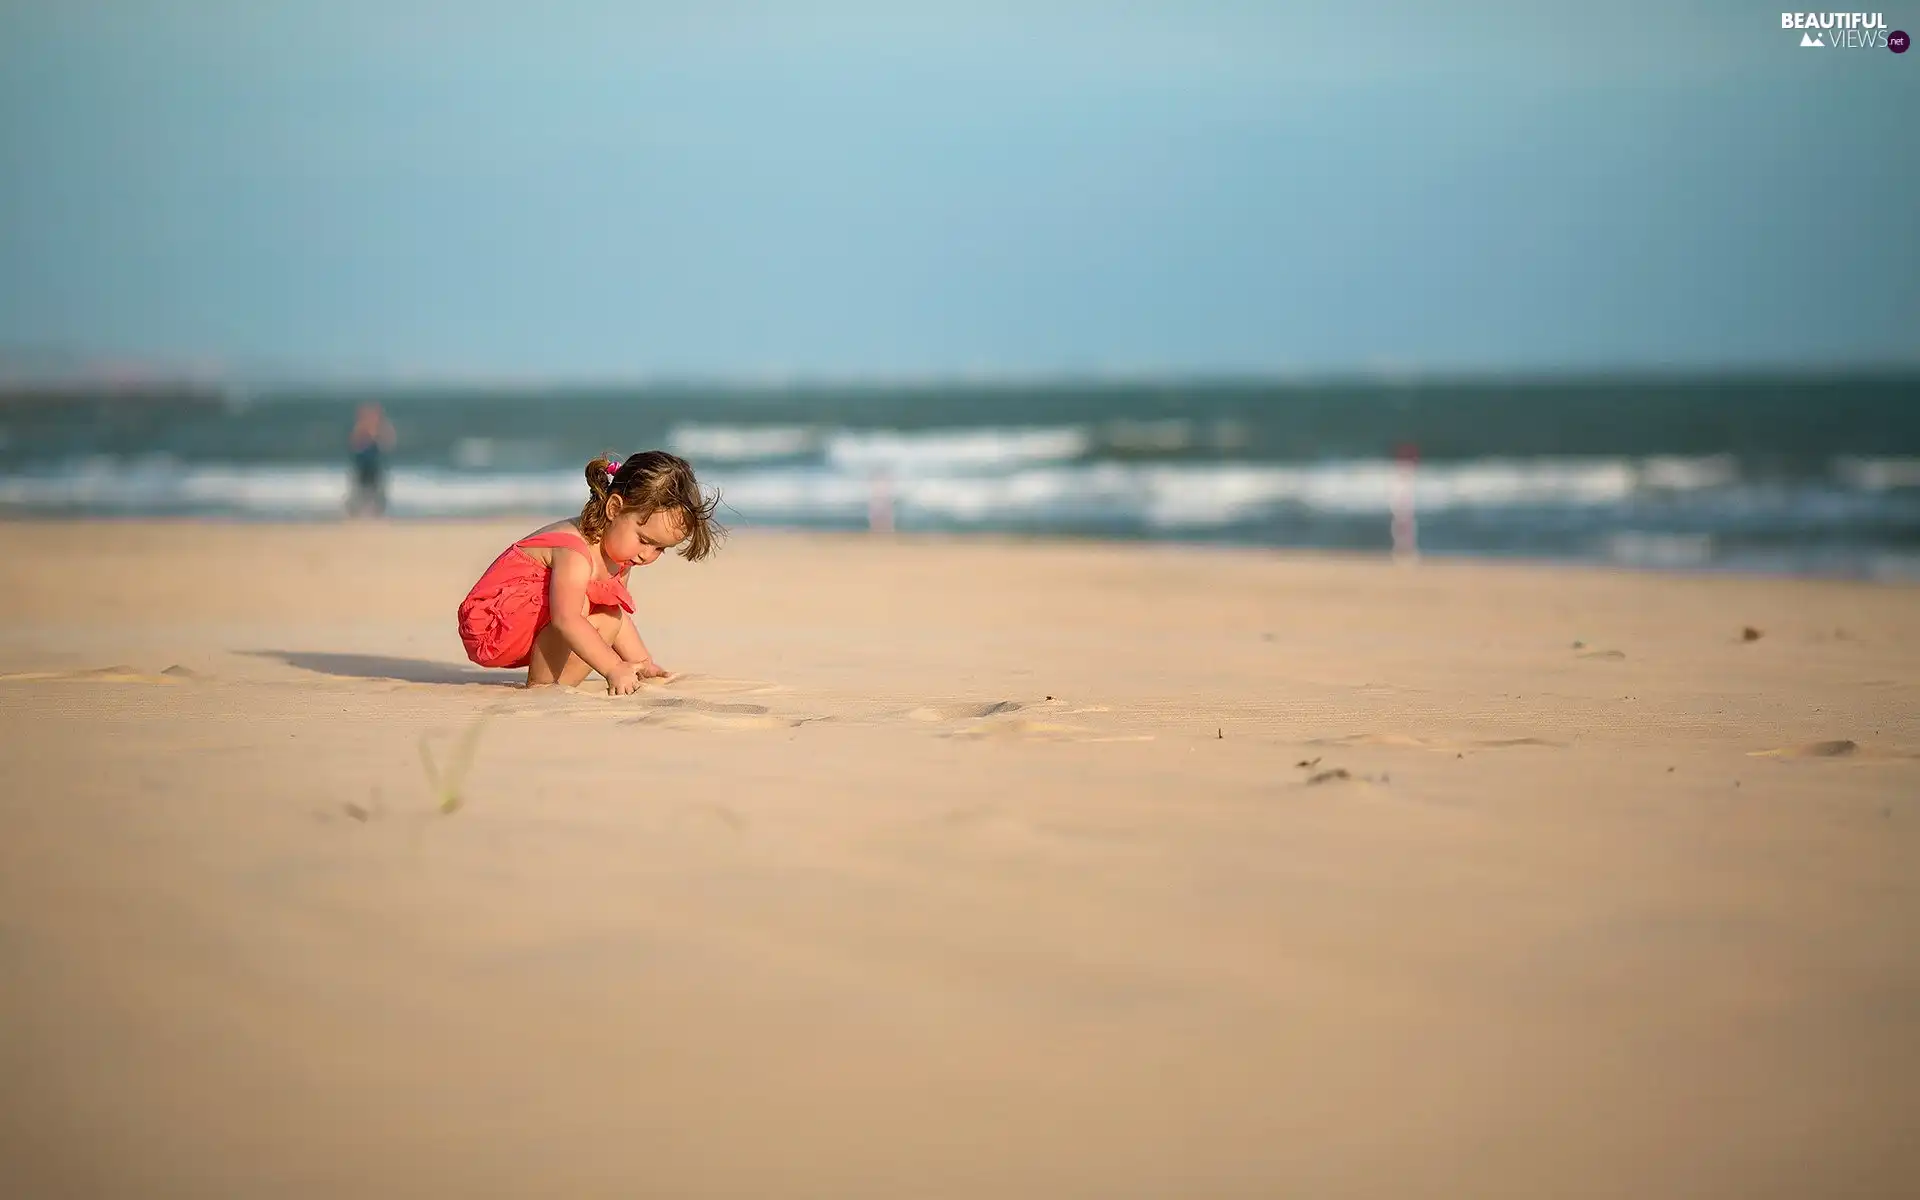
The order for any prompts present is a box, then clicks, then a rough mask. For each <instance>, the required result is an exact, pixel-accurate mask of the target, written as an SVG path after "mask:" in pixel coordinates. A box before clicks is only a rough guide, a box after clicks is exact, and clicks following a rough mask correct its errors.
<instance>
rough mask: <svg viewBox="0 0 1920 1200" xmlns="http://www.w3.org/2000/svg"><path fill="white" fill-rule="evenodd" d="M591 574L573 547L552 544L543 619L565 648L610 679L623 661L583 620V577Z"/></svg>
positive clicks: (584, 592) (585, 612)
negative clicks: (556, 632)
mask: <svg viewBox="0 0 1920 1200" xmlns="http://www.w3.org/2000/svg"><path fill="white" fill-rule="evenodd" d="M591 578H593V566H592V564H590V563H589V562H587V560H586V559H585V558H584V557H582V556H581V555H580V554H579V553H578V552H576V551H573V550H569V549H567V548H566V547H564V546H555V547H554V548H553V570H552V571H551V572H549V573H548V577H547V613H548V617H547V619H548V620H549V621H550V622H551V623H552V625H553V627H554V628H555V629H558V630H559V631H560V636H561V637H563V638H565V639H567V646H568V648H569V649H571V650H572V651H573V652H574V653H575V654H578V655H579V656H580V657H581V658H582V659H585V660H586V664H587V665H588V666H590V667H592V668H593V669H594V670H596V671H598V672H600V674H601V676H602V677H603V678H605V679H606V680H607V681H609V682H611V681H612V680H613V675H614V672H615V671H618V670H619V669H620V668H621V667H622V666H624V665H626V664H625V660H624V659H622V658H621V657H620V655H619V654H617V653H615V652H614V649H613V647H612V646H609V645H607V643H606V639H604V638H602V637H601V636H600V631H599V630H597V629H595V628H594V627H593V623H592V622H591V621H589V620H587V580H589V579H591Z"/></svg>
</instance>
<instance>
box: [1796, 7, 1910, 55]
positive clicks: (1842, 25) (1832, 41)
mask: <svg viewBox="0 0 1920 1200" xmlns="http://www.w3.org/2000/svg"><path fill="white" fill-rule="evenodd" d="M1780 28H1782V29H1798V30H1800V31H1801V33H1800V44H1801V45H1802V46H1816V47H1826V46H1833V47H1838V48H1840V49H1842V50H1878V49H1881V48H1882V47H1884V48H1886V49H1888V50H1891V51H1893V52H1894V53H1895V54H1904V53H1906V50H1907V35H1906V34H1905V33H1903V32H1902V31H1900V30H1898V29H1895V30H1888V28H1887V18H1886V16H1885V14H1882V13H1844V12H1826V13H1791V12H1783V13H1781V14H1780Z"/></svg>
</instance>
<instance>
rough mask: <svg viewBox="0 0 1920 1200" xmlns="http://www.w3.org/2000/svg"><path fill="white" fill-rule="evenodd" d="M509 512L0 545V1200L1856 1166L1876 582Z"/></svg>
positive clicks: (1196, 1181) (1586, 1190)
mask: <svg viewBox="0 0 1920 1200" xmlns="http://www.w3.org/2000/svg"><path fill="white" fill-rule="evenodd" d="M532 524H533V522H532V521H531V520H529V521H527V522H515V523H512V524H505V525H503V524H455V525H432V526H409V525H357V526H340V525H334V526H299V527H271V526H244V525H192V524H173V523H75V524H8V525H0V618H4V619H3V620H0V756H3V757H0V761H3V762H4V763H5V766H4V768H3V769H4V772H5V785H4V799H0V818H3V821H0V1192H4V1193H5V1194H6V1195H8V1196H22V1197H38V1196H137V1197H161V1196H272V1197H329V1198H331V1197H348V1196H352V1197H372V1196H422V1195H448V1196H461V1197H478V1196H567V1197H587V1196H641V1195H646V1196H673V1197H697V1196H747V1197H775V1196H807V1197H813V1196H818V1197H867V1196H871V1197H888V1198H893V1197H920V1196H926V1197H947V1196H953V1197H972V1196H983V1197H984V1196H992V1197H1013V1196H1033V1197H1066V1196H1099V1197H1123V1196H1167V1197H1229V1196H1276V1195H1311V1196H1410V1195H1420V1196H1442V1195H1445V1196H1475V1197H1483V1196H1516V1197H1521V1196H1524V1197H1540V1196H1556V1197H1565V1196H1587V1195H1591V1196H1729V1197H1759V1196H1783V1197H1786V1196H1793V1197H1800V1196H1816V1195H1817V1196H1822V1197H1835V1196H1874V1195H1894V1194H1897V1193H1900V1192H1903V1191H1904V1192H1905V1194H1908V1195H1911V1194H1915V1193H1914V1190H1913V1189H1915V1188H1916V1187H1920V1117H1917V1116H1916V1114H1920V759H1916V758H1915V755H1916V754H1917V753H1920V718H1917V717H1916V711H1917V710H1920V705H1916V700H1917V699H1920V619H1916V618H1920V591H1916V590H1915V589H1913V588H1902V587H1889V586H1868V585H1853V584H1843V583H1813V582H1788V581H1762V580H1746V579H1725V578H1686V577H1658V576H1650V575H1630V574H1620V573H1610V572H1604V571H1596V570H1582V569H1562V568H1550V567H1538V566H1500V565H1486V564H1457V563H1434V562H1430V563H1426V564H1423V565H1421V566H1420V567H1418V568H1415V569H1397V568H1395V567H1392V566H1390V565H1387V564H1384V563H1374V562H1361V561H1353V560H1341V559H1313V558H1302V557H1283V556H1275V555H1271V554H1264V553H1251V552H1247V553H1241V552H1226V551H1198V550H1182V549H1170V548H1150V547H1144V546H1142V547H1131V546H1121V547H1107V546H1085V545H1063V544H1056V543H1034V544H1020V543H999V542H984V541H958V540H956V541H948V540H913V539H901V540H887V539H868V538H859V537H825V536H821V537H812V536H797V535H791V536H790V535H771V534H754V535H739V536H736V537H735V538H734V539H733V540H732V542H731V543H730V544H728V545H727V546H726V547H724V548H723V550H722V552H721V554H720V555H719V557H718V558H717V559H716V560H714V561H713V562H710V563H706V564H699V565H688V564H685V563H681V562H679V561H678V560H668V561H666V562H663V563H662V564H660V565H658V566H656V567H654V568H651V569H649V570H648V571H647V573H646V574H645V575H644V577H642V578H641V579H640V581H639V585H638V586H637V587H636V588H635V591H636V592H637V594H638V598H639V601H640V604H641V612H640V621H641V627H642V630H643V632H644V633H645V634H646V635H647V637H648V638H649V640H650V641H651V642H652V644H653V646H654V649H655V651H656V653H657V654H658V655H659V657H660V659H661V661H663V662H664V663H666V664H667V665H668V666H670V667H673V668H676V669H678V670H681V671H684V672H686V673H687V674H686V675H685V676H683V677H682V678H681V679H679V680H677V681H675V682H673V683H671V684H668V685H665V686H654V687H650V688H648V689H647V690H645V691H644V692H643V693H641V694H639V695H636V696H632V697H626V698H621V699H609V698H606V697H605V696H604V695H603V694H598V695H597V694H594V692H593V691H592V690H591V685H590V688H589V690H586V691H583V692H581V693H578V694H565V693H551V692H549V693H527V692H525V691H522V690H520V689H518V688H517V687H513V686H507V685H509V684H511V683H512V682H513V681H514V680H515V678H516V676H515V675H513V674H509V673H501V672H486V671H481V670H479V669H477V668H473V667H470V666H468V665H467V664H466V663H465V661H464V659H463V657H462V655H461V652H460V647H459V643H458V641H457V639H456V636H455V633H454V624H453V611H454V606H455V604H456V603H457V602H458V600H459V598H460V596H461V595H462V593H463V592H464V590H465V588H466V587H467V585H468V584H469V583H470V582H471V581H472V580H473V578H475V577H476V576H477V575H478V574H479V572H480V571H481V569H483V568H484V567H485V566H486V564H487V562H488V561H489V560H490V559H491V558H492V556H493V555H494V554H495V553H497V552H498V550H499V549H500V547H501V546H502V545H504V544H505V543H506V542H507V541H508V540H509V539H510V538H512V537H513V536H515V535H516V534H518V533H521V532H524V531H525V529H527V528H530V527H531V526H532ZM1747 626H1752V627H1754V628H1755V629H1756V630H1757V631H1759V632H1760V634H1761V636H1759V637H1758V638H1757V639H1755V640H1748V639H1746V638H1745V637H1744V635H1743V629H1744V628H1745V627H1747ZM1576 642H1578V643H1580V645H1579V646H1577V647H1576V645H1575V643H1576ZM596 682H597V681H596ZM483 717H484V718H485V720H484V722H483V721H482V718H483ZM463 739H465V740H464V742H463ZM423 747H424V753H425V754H426V755H427V757H428V758H429V759H430V760H431V763H432V765H431V767H429V766H426V765H423V758H422V756H423ZM434 776H438V784H437V785H436V783H435V782H434V780H433V777H434ZM448 797H452V798H453V801H452V802H451V803H450V804H449V805H448V807H451V808H452V809H453V811H451V812H450V813H447V812H442V811H441V808H442V802H443V800H446V799H447V798H448Z"/></svg>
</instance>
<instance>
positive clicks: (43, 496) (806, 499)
mask: <svg viewBox="0 0 1920 1200" xmlns="http://www.w3.org/2000/svg"><path fill="white" fill-rule="evenodd" d="M915 444H916V445H918V446H920V447H923V448H924V447H926V446H929V445H931V446H934V447H936V448H937V450H938V454H937V455H936V454H932V453H929V454H928V455H927V458H928V460H929V461H930V462H931V461H936V460H937V459H938V458H939V456H942V455H943V456H945V462H946V463H947V465H945V466H941V467H937V468H936V467H933V466H928V467H925V468H922V469H914V470H903V471H900V472H899V473H897V474H896V473H894V472H891V471H881V470H870V469H867V466H868V464H870V463H873V462H876V461H885V462H890V463H899V462H902V461H905V460H906V459H908V458H910V457H911V455H900V454H895V453H894V451H895V450H896V449H897V446H896V445H891V444H890V445H888V446H887V447H886V452H885V453H877V454H875V455H873V456H871V457H865V458H863V457H860V456H858V455H854V456H853V457H852V458H851V461H852V462H854V463H858V464H860V465H859V466H858V467H852V468H850V467H847V466H843V465H841V464H838V463H824V462H815V463H804V462H802V463H791V462H787V463H755V462H747V463H736V464H724V463H722V464H716V465H715V466H713V467H711V468H708V467H705V466H704V465H703V469H702V471H701V474H702V477H703V480H704V481H705V483H706V484H707V486H708V487H709V488H710V489H717V490H718V492H719V493H720V498H721V514H720V515H721V518H722V520H724V521H726V522H727V523H729V524H733V525H744V526H752V525H765V526H783V525H784V526H801V527H808V526H810V527H834V528H860V527H863V526H865V525H867V524H868V523H869V521H870V520H871V519H872V518H873V517H874V516H875V515H876V514H878V515H883V516H884V517H886V518H887V520H888V523H889V524H891V525H893V526H894V527H896V528H903V529H946V530H982V531H988V530H1004V531H1024V532H1036V533H1047V532H1054V533H1095V534H1103V535H1118V536H1141V537H1149V538H1164V539H1181V538H1199V539H1206V538H1228V539H1234V540H1246V541H1253V542H1260V543H1265V544H1272V545H1325V546H1354V547H1362V546H1379V545H1384V543H1385V541H1386V537H1387V529H1388V521H1389V516H1390V513H1391V512H1392V511H1393V509H1394V506H1395V504H1396V503H1397V502H1398V501H1399V500H1400V499H1401V498H1403V497H1407V496H1410V497H1411V498H1412V501H1413V504H1414V508H1415V512H1416V514H1417V516H1418V520H1419V525H1420V533H1421V540H1422V544H1423V545H1428V546H1433V547H1438V548H1441V549H1452V550H1454V551H1489V552H1500V551H1514V552H1521V553H1535V554H1562V555H1567V556H1573V557H1600V558H1604V559H1609V560H1612V561H1617V562H1624V563H1630V564H1634V565H1645V566H1661V567H1692V566H1699V565H1707V564H1722V563H1725V562H1727V561H1733V560H1735V559H1737V558H1738V557H1739V556H1741V555H1746V556H1748V559H1749V560H1751V561H1754V562H1761V563H1770V562H1772V561H1773V560H1771V559H1768V558H1766V557H1765V556H1766V555H1769V554H1775V553H1783V554H1785V556H1786V557H1785V558H1783V559H1782V560H1781V561H1787V562H1794V561H1806V562H1814V561H1815V560H1816V559H1817V560H1819V561H1820V562H1827V561H1828V560H1827V559H1822V558H1820V555H1822V554H1827V553H1828V552H1829V551H1832V552H1834V553H1837V554H1839V555H1840V558H1839V559H1834V560H1833V561H1841V560H1842V559H1846V558H1847V556H1848V555H1854V556H1855V557H1857V554H1855V552H1856V551H1858V552H1863V553H1864V552H1869V551H1870V552H1872V553H1875V554H1883V555H1885V554H1894V555H1899V554H1910V553H1912V552H1913V551H1914V549H1915V548H1916V546H1920V492H1916V491H1915V490H1913V489H1911V488H1903V487H1901V486H1899V485H1898V483H1897V481H1898V480H1900V479H1902V478H1904V476H1902V475H1900V474H1899V472H1898V471H1896V470H1891V469H1888V468H1884V467H1883V468H1881V469H1879V470H1878V472H1877V473H1876V472H1872V471H1868V472H1864V473H1862V472H1858V471H1856V472H1854V473H1853V474H1851V475H1848V474H1843V473H1839V472H1838V471H1837V470H1836V474H1835V475H1834V476H1831V477H1829V478H1828V479H1825V480H1818V479H1816V480H1800V481H1797V482H1796V481H1781V480H1778V479H1769V478H1764V477H1763V478H1753V479H1749V478H1746V477H1744V476H1743V473H1742V471H1741V469H1740V465H1739V464H1738V463H1737V462H1735V461H1734V460H1732V459H1730V458H1726V457H1698V458H1684V457H1682V458H1675V457H1667V458H1648V459H1611V458H1584V459H1583V458H1558V459H1524V460H1504V459H1481V460H1473V461H1466V462H1440V463H1425V464H1422V465H1421V466H1419V467H1418V468H1417V469H1409V468H1408V467H1406V466H1405V465H1403V464H1400V463H1397V462H1392V461H1388V460H1384V459H1357V460H1347V461H1339V462H1323V463H1311V464H1276V463H1248V462H1240V463H1178V462H1164V461H1162V462H1139V461H1125V460H1111V459H1108V460H1100V459H1095V460H1091V461H1053V462H1048V461H1040V462H1034V463H1028V464H1026V465H1018V466H1013V467H1004V466H1003V467H1002V468H1001V469H998V470H987V469H984V468H983V467H981V466H980V465H979V464H982V463H985V462H1001V463H1004V462H1005V461H1006V460H1007V459H1008V458H1009V457H1014V458H1016V459H1017V457H1018V455H1019V454H1032V455H1039V454H1042V453H1043V452H1044V453H1067V452H1069V451H1072V450H1074V449H1076V448H1077V444H1076V443H1074V442H1071V441H1069V440H1068V439H1065V438H1058V439H1055V440H1051V441H1048V440H1040V439H1036V440H1033V441H1029V442H1026V443H1024V444H1022V445H1020V446H1019V448H1018V449H1017V451H1015V452H1013V453H1012V454H1011V455H1010V454H1009V452H1008V449H1007V447H1008V445H1009V444H1010V443H1007V442H1005V441H996V440H994V439H990V438H989V439H982V440H981V443H980V444H981V445H982V446H984V447H987V449H982V450H978V451H958V450H957V449H956V447H957V445H958V443H956V442H954V441H953V440H951V439H947V440H944V441H943V440H939V439H934V440H925V439H923V440H921V441H919V442H917V443H915ZM955 463H958V464H959V465H953V464H955ZM348 491H349V486H348V473H347V471H346V470H345V469H344V467H334V466H325V467H321V466H293V465H276V464H270V463H246V464H193V463H185V462H180V461H177V460H169V459H142V460H134V461H125V460H112V459H103V458H94V459H87V460H81V461H78V462H73V463H69V464H67V465H66V466H65V467H63V468H59V469H41V470H37V471H27V472H19V473H12V474H7V473H0V511H5V512H12V513H16V514H18V513H28V514H31V513H66V514H87V513H97V514H108V515H225V516H239V517H251V518H293V519H315V518H320V519H325V518H333V517H337V516H340V515H341V514H342V513H343V512H344V511H345V507H346V503H347V497H348ZM388 494H389V511H390V512H391V513H393V514H394V515H395V516H399V517H414V518H438V517H481V516H503V515H508V514H512V515H516V516H528V517H534V516H538V517H541V518H543V519H547V518H551V517H558V516H565V515H568V514H570V513H573V512H575V511H577V510H578V507H579V505H580V503H581V502H582V500H583V499H584V498H585V487H584V484H583V482H582V481H581V479H580V476H579V474H578V472H577V471H576V470H575V469H574V468H572V467H571V466H568V467H565V468H559V467H554V468H546V469H540V470H498V469H495V470H478V469H470V470H459V469H452V468H442V467H407V468H403V469H399V470H396V471H395V472H394V473H393V474H392V476H391V479H390V485H389V489H388ZM1849 547H1851V548H1852V549H1848V548H1849ZM1756 555H1758V556H1759V557H1754V556H1756ZM1876 561H1877V560H1876ZM1769 569H1770V568H1769Z"/></svg>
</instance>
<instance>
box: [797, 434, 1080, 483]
mask: <svg viewBox="0 0 1920 1200" xmlns="http://www.w3.org/2000/svg"><path fill="white" fill-rule="evenodd" d="M1091 446H1092V439H1091V438H1090V437H1089V436H1088V434H1087V431H1086V430H1085V429H1082V428H1080V427H1078V426H1072V425H1069V426H1063V427H1060V428H1040V429H942V430H928V431H923V432H915V433H900V432H897V431H894V430H877V431H862V432H853V431H850V430H841V431H837V432H835V433H834V434H832V435H831V436H830V437H829V438H828V439H827V443H826V449H827V462H828V463H830V464H831V465H833V466H835V467H837V468H839V469H840V470H843V471H854V472H859V473H862V474H887V475H905V474H908V473H911V472H916V471H918V472H925V471H933V470H947V471H993V470H1002V471H1004V470H1010V469H1013V468H1017V467H1021V466H1026V465H1029V464H1032V463H1040V462H1062V461H1066V460H1071V459H1076V458H1084V457H1085V456H1086V454H1087V451H1088V450H1089V449H1090V448H1091Z"/></svg>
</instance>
